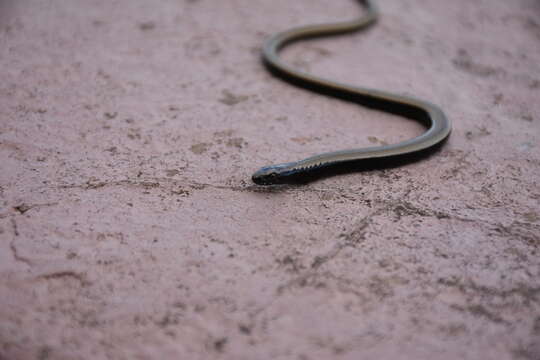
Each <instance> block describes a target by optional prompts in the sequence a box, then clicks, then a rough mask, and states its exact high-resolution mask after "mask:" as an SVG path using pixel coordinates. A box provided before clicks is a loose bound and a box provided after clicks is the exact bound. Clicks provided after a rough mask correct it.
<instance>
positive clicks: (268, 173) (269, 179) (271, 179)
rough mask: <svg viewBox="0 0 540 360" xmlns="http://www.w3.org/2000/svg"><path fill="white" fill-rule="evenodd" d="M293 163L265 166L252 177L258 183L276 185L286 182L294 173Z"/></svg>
mask: <svg viewBox="0 0 540 360" xmlns="http://www.w3.org/2000/svg"><path fill="white" fill-rule="evenodd" d="M291 165H292V164H291V163H286V164H277V165H271V166H265V167H263V168H260V169H259V170H257V171H256V172H255V173H254V174H253V176H251V179H252V180H253V182H254V183H255V184H257V185H275V184H283V183H285V182H286V180H287V177H288V176H290V175H291V174H292V170H291Z"/></svg>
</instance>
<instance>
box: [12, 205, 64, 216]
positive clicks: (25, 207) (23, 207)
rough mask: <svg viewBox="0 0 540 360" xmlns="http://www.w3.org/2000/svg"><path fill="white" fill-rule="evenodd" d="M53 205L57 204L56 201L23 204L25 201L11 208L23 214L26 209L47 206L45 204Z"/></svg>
mask: <svg viewBox="0 0 540 360" xmlns="http://www.w3.org/2000/svg"><path fill="white" fill-rule="evenodd" d="M54 205H58V203H57V202H55V203H44V204H30V205H29V204H25V203H22V204H20V205H17V206H14V207H13V210H15V211H17V212H18V213H19V214H21V215H23V214H25V213H26V212H27V211H30V210H32V209H35V208H41V207H47V206H54Z"/></svg>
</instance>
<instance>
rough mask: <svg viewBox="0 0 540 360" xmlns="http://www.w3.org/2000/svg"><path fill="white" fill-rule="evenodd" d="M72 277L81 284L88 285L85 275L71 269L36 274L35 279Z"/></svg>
mask: <svg viewBox="0 0 540 360" xmlns="http://www.w3.org/2000/svg"><path fill="white" fill-rule="evenodd" d="M65 278H72V279H75V280H77V281H79V283H80V285H81V286H86V285H89V282H88V280H87V279H86V276H85V275H84V274H82V273H78V272H75V271H72V270H64V271H56V272H52V273H48V274H43V275H39V276H36V279H43V280H53V279H65Z"/></svg>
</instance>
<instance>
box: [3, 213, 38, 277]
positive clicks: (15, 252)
mask: <svg viewBox="0 0 540 360" xmlns="http://www.w3.org/2000/svg"><path fill="white" fill-rule="evenodd" d="M11 225H12V226H13V233H14V235H15V238H14V239H12V240H11V242H10V243H9V249H10V250H11V254H12V255H13V258H14V259H15V261H17V262H22V263H24V264H26V265H28V266H32V265H33V263H32V261H31V260H30V259H28V258H26V257H24V256H21V255H19V252H18V250H17V247H16V246H15V239H16V238H17V237H18V236H19V230H18V228H17V222H16V221H15V219H13V218H11Z"/></svg>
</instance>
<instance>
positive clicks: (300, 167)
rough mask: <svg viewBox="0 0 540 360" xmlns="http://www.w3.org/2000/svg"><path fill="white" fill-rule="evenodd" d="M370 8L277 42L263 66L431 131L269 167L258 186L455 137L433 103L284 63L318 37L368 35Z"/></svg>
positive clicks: (269, 46)
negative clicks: (294, 46)
mask: <svg viewBox="0 0 540 360" xmlns="http://www.w3.org/2000/svg"><path fill="white" fill-rule="evenodd" d="M360 2H362V3H363V4H364V5H365V8H366V10H367V14H366V15H364V16H362V17H361V18H358V19H356V20H353V21H348V22H341V23H334V24H320V25H310V26H304V27H299V28H294V29H291V30H288V31H285V32H282V33H278V34H276V35H274V36H272V37H271V38H270V39H268V40H267V41H266V43H265V44H264V47H263V60H264V62H265V64H266V65H267V66H268V68H269V69H270V70H271V71H272V72H274V73H276V74H277V75H279V76H281V77H283V78H285V79H286V80H287V81H290V82H293V83H296V84H298V85H300V86H303V87H306V88H311V89H314V90H316V91H318V92H322V93H327V94H330V95H331V96H334V97H338V98H343V99H346V100H349V101H352V102H356V103H358V104H361V105H363V106H366V107H369V108H373V109H377V110H381V111H384V112H389V113H392V114H396V115H401V116H404V117H407V118H411V119H414V120H417V121H420V122H422V123H423V124H425V125H426V126H427V131H426V132H424V133H423V134H422V135H420V136H417V137H415V138H412V139H410V140H407V141H403V142H400V143H397V144H390V145H384V146H375V147H366V148H359V149H350V150H341V151H335V152H329V153H323V154H318V155H314V156H311V157H309V158H307V159H304V160H300V161H296V162H290V163H285V164H277V165H271V166H266V167H263V168H261V169H260V170H258V171H257V172H255V173H254V174H253V176H252V179H253V182H255V183H256V184H259V185H272V184H278V183H286V182H288V180H289V179H291V178H293V177H294V178H295V179H297V178H298V177H299V176H301V175H302V174H304V173H305V174H307V173H308V172H309V171H311V170H314V169H319V168H321V167H325V166H329V165H335V164H341V163H345V162H352V161H359V160H364V159H375V158H386V157H392V156H397V155H404V154H410V153H414V152H418V151H421V150H426V149H428V148H431V147H433V146H435V145H437V144H439V143H440V142H441V141H443V140H444V139H445V138H446V137H447V136H448V135H449V134H450V131H451V124H450V121H449V120H448V119H447V118H446V116H445V115H444V113H443V112H442V110H441V109H440V108H439V107H438V106H436V105H434V104H431V103H429V102H426V101H423V100H420V99H416V98H413V97H407V96H401V95H396V94H391V93H388V92H385V91H381V90H374V89H366V88H362V87H356V86H351V85H347V84H341V83H338V82H334V81H331V80H327V79H323V78H319V77H316V76H313V75H311V74H308V73H305V72H302V71H298V70H296V69H294V68H293V67H291V66H289V65H288V64H285V63H283V62H282V61H281V60H280V58H279V56H278V53H279V50H281V49H282V48H283V47H284V46H285V45H287V44H290V43H291V42H294V41H297V40H301V39H306V38H312V37H318V36H328V35H337V34H342V33H347V32H354V31H358V30H361V29H365V28H367V27H369V26H370V25H372V24H374V23H375V22H376V21H377V18H378V11H377V8H376V7H375V4H374V3H373V0H360Z"/></svg>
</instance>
